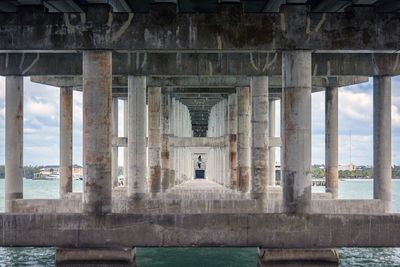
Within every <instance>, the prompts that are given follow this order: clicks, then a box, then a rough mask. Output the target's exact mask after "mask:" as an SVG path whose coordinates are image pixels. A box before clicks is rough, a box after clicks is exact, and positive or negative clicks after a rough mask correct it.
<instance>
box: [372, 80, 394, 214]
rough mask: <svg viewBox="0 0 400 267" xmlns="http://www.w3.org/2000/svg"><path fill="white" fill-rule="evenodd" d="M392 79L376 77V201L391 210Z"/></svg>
mask: <svg viewBox="0 0 400 267" xmlns="http://www.w3.org/2000/svg"><path fill="white" fill-rule="evenodd" d="M391 105H392V101H391V77H390V76H374V108H373V112H374V122H373V123H374V168H373V170H374V199H381V200H383V201H384V202H385V211H386V212H390V210H391V197H392V157H391V156H392V149H391V144H392V134H391V129H392V127H391V120H392V118H391V117H392V114H391V107H392V106H391Z"/></svg>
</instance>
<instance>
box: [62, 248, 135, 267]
mask: <svg viewBox="0 0 400 267" xmlns="http://www.w3.org/2000/svg"><path fill="white" fill-rule="evenodd" d="M135 258H136V249H132V248H57V250H56V266H57V267H72V266H73V267H97V266H100V267H101V266H103V267H106V266H107V267H109V266H115V267H116V266H118V267H134V266H135Z"/></svg>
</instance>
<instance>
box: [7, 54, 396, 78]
mask: <svg viewBox="0 0 400 267" xmlns="http://www.w3.org/2000/svg"><path fill="white" fill-rule="evenodd" d="M281 57H282V56H281V53H279V52H269V53H262V52H239V51H236V52H235V53H209V54H205V53H197V54H195V53H181V52H179V53H154V52H152V53H148V52H136V53H117V52H114V53H113V75H121V76H128V75H145V76H199V75H200V76H223V75H232V76H259V75H262V76H264V75H267V76H280V75H281V74H282V70H281V64H282V60H281ZM399 57H400V54H399V53H354V54H351V53H348V54H346V53H343V54H341V53H313V55H312V74H313V75H314V76H323V77H325V76H349V75H350V76H353V75H356V76H372V75H399V74H400V64H399ZM0 75H4V76H8V75H24V76H32V75H58V76H59V75H64V76H76V75H82V54H80V53H0ZM154 86H157V85H156V84H155V85H154ZM162 86H164V85H162ZM330 86H336V85H330Z"/></svg>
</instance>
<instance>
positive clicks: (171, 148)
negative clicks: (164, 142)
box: [168, 96, 175, 187]
mask: <svg viewBox="0 0 400 267" xmlns="http://www.w3.org/2000/svg"><path fill="white" fill-rule="evenodd" d="M169 102H170V105H169V111H168V112H169V137H168V138H169V142H168V144H169V164H170V165H169V176H168V177H169V182H168V183H169V187H172V186H174V185H175V164H174V161H175V148H174V144H173V142H172V140H173V137H174V126H175V117H174V108H175V107H174V105H175V103H174V102H175V99H174V98H172V97H171V96H169Z"/></svg>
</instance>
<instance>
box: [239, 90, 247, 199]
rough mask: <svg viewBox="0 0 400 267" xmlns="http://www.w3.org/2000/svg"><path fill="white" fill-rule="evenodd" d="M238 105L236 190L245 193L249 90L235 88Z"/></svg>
mask: <svg viewBox="0 0 400 267" xmlns="http://www.w3.org/2000/svg"><path fill="white" fill-rule="evenodd" d="M236 90H237V105H238V124H237V125H238V129H237V131H238V134H237V136H238V139H237V153H238V190H239V191H240V192H242V193H247V192H248V191H249V187H250V131H251V129H250V88H249V87H237V88H236Z"/></svg>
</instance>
